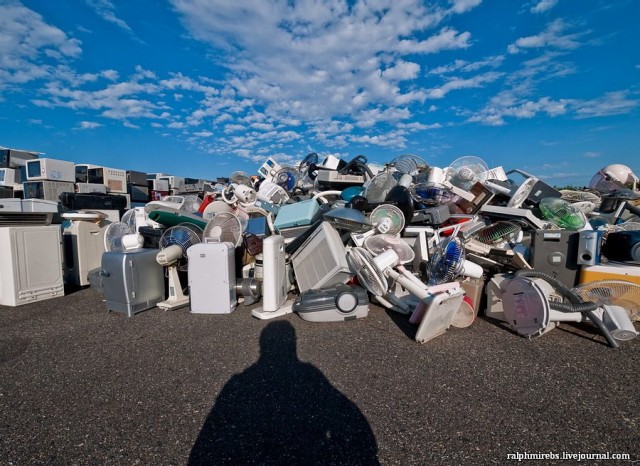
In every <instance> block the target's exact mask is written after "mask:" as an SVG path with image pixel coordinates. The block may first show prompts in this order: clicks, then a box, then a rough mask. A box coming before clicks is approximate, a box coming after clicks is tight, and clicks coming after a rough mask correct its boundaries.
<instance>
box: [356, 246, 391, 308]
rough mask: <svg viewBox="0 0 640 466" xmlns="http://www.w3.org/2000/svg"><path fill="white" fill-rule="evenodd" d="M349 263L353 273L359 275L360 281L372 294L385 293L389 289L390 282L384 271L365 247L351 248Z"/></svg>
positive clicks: (380, 294) (379, 294)
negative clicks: (377, 265)
mask: <svg viewBox="0 0 640 466" xmlns="http://www.w3.org/2000/svg"><path fill="white" fill-rule="evenodd" d="M347 263H348V264H349V268H350V269H351V271H352V272H353V273H355V274H356V275H357V276H358V281H359V282H360V284H361V285H362V286H364V287H365V288H366V289H367V290H368V291H369V292H370V293H371V294H373V295H375V296H382V295H384V294H385V293H386V292H387V290H388V289H389V284H388V283H387V279H386V277H385V276H384V273H383V272H382V271H381V270H380V269H378V267H376V265H375V263H374V261H373V257H372V256H371V253H369V251H367V250H366V249H364V248H351V249H350V250H349V251H347Z"/></svg>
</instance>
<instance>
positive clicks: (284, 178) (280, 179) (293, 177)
mask: <svg viewBox="0 0 640 466" xmlns="http://www.w3.org/2000/svg"><path fill="white" fill-rule="evenodd" d="M299 176H300V174H299V173H298V172H297V171H296V169H295V168H290V167H285V168H283V169H282V170H280V171H279V172H278V173H276V174H275V176H274V177H273V182H274V183H276V184H277V185H278V186H280V187H282V188H284V189H286V190H287V191H291V190H292V189H293V188H295V187H296V186H297V184H298V177H299Z"/></svg>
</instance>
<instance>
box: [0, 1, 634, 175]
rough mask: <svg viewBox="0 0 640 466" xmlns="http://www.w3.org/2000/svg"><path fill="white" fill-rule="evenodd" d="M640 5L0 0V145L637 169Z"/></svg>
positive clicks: (243, 159) (196, 161)
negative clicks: (401, 157)
mask: <svg viewBox="0 0 640 466" xmlns="http://www.w3.org/2000/svg"><path fill="white" fill-rule="evenodd" d="M638 18H640V2H637V1H634V0H628V1H624V0H623V1H615V2H612V1H598V0H585V1H580V2H577V1H572V0H530V1H526V0H525V1H488V0H484V1H482V0H450V1H440V2H431V1H428V2H421V1H417V0H368V1H360V0H358V1H348V2H346V1H340V0H300V1H297V0H288V1H287V0H245V1H240V0H238V1H230V0H167V1H164V2H163V1H160V0H136V1H124V0H121V1H118V0H74V1H71V0H60V1H55V2H52V1H50V0H23V1H18V0H0V31H2V32H1V33H0V145H2V146H6V147H12V148H23V149H28V150H35V151H40V152H44V153H45V154H46V156H47V157H52V158H60V159H65V160H72V161H74V162H76V163H81V162H83V163H96V164H102V165H107V166H111V167H114V168H125V169H131V170H142V171H146V172H165V173H171V174H174V175H181V176H192V177H201V178H214V177H216V176H226V175H228V174H229V173H230V172H232V171H234V170H246V171H249V172H251V173H256V170H257V168H258V167H259V165H260V164H261V162H262V161H263V160H264V159H265V158H266V157H268V156H272V157H275V158H276V159H277V160H280V161H281V163H292V162H294V161H296V160H299V159H300V158H301V157H303V156H304V155H306V154H307V153H308V152H310V151H315V152H318V153H320V154H334V155H339V156H341V157H342V158H345V159H351V158H352V157H353V156H355V155H357V154H364V155H365V156H366V157H367V158H368V159H369V161H371V162H377V163H383V162H385V161H388V160H390V159H392V158H393V157H395V156H397V155H400V154H415V155H418V156H420V157H422V158H424V159H425V160H426V161H427V162H428V163H429V164H430V165H436V166H440V167H446V166H447V165H448V164H449V163H450V162H451V161H453V160H454V159H456V158H458V157H460V156H464V155H476V156H479V157H482V158H483V159H485V160H486V161H487V163H488V164H489V166H491V167H493V166H498V165H502V166H503V167H504V168H505V169H507V170H508V169H510V168H521V169H524V170H526V171H528V172H530V173H532V174H534V175H538V176H540V177H541V178H543V179H545V180H547V181H548V182H550V183H551V184H556V185H563V184H568V183H572V184H578V185H583V184H587V183H588V182H589V179H590V178H591V176H592V175H593V174H594V173H595V172H596V171H597V170H598V169H599V168H601V167H603V166H605V165H607V164H610V163H623V164H626V165H628V166H630V167H631V168H632V169H633V170H634V171H635V172H636V174H638V173H640V162H639V160H640V157H639V155H640V124H639V123H640V120H639V119H638V116H639V113H640V107H639V105H638V104H639V102H640V85H639V84H640V79H639V78H640V52H639V49H640V47H639V46H638V44H640V37H639V36H640V34H639V31H640V29H639V28H638Z"/></svg>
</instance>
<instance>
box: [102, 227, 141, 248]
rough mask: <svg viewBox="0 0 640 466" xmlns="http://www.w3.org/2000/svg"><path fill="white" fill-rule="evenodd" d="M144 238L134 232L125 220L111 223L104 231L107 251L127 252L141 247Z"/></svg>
mask: <svg viewBox="0 0 640 466" xmlns="http://www.w3.org/2000/svg"><path fill="white" fill-rule="evenodd" d="M143 244H144V238H143V237H142V235H141V234H139V233H133V232H132V230H131V227H130V226H129V225H128V224H126V223H123V222H113V223H110V224H109V225H108V226H107V228H106V230H105V231H104V250H105V251H106V252H125V251H134V250H136V249H140V248H141V247H142V245H143Z"/></svg>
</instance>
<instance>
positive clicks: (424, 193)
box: [410, 183, 453, 205]
mask: <svg viewBox="0 0 640 466" xmlns="http://www.w3.org/2000/svg"><path fill="white" fill-rule="evenodd" d="M410 192H411V195H412V197H413V198H414V199H415V200H417V201H418V202H422V203H424V204H426V205H441V204H444V203H446V202H447V201H449V200H450V199H452V198H453V194H452V193H451V191H449V188H447V187H446V186H444V185H437V184H432V183H417V184H414V185H413V187H412V188H411V190H410Z"/></svg>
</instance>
